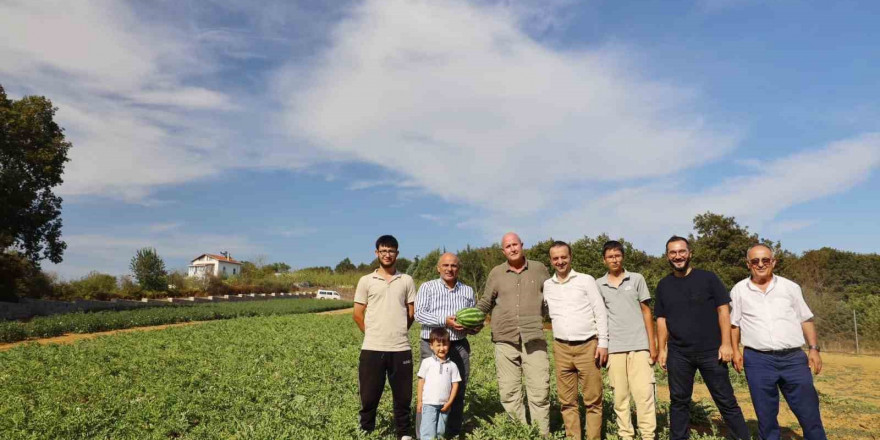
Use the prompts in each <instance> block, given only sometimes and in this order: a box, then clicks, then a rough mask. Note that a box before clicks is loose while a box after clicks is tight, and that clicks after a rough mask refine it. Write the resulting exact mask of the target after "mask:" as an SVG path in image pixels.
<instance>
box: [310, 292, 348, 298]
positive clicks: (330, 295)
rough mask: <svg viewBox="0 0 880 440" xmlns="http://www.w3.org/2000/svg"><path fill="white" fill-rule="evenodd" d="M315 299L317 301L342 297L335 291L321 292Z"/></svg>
mask: <svg viewBox="0 0 880 440" xmlns="http://www.w3.org/2000/svg"><path fill="white" fill-rule="evenodd" d="M315 298H317V299H342V296H341V295H339V292H337V291H335V290H319V291H318V293H316V294H315Z"/></svg>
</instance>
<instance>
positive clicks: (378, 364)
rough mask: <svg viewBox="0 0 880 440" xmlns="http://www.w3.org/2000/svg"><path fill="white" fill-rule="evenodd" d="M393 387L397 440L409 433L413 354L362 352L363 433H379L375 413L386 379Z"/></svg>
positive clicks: (360, 371)
mask: <svg viewBox="0 0 880 440" xmlns="http://www.w3.org/2000/svg"><path fill="white" fill-rule="evenodd" d="M386 376H387V377H388V383H389V385H391V397H392V398H393V400H394V424H395V429H394V431H395V434H396V435H397V437H401V436H403V435H407V434H408V433H409V431H410V420H409V416H410V404H411V403H412V383H413V382H412V380H413V364H412V352H411V351H409V350H407V351H393V352H391V351H372V350H361V356H360V362H359V363H358V389H359V391H360V395H361V411H360V418H361V429H363V430H364V431H367V432H371V431H373V430H374V429H376V409H377V408H378V407H379V400H380V399H381V398H382V391H383V390H384V388H385V377H386Z"/></svg>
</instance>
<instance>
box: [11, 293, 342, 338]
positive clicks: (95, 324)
mask: <svg viewBox="0 0 880 440" xmlns="http://www.w3.org/2000/svg"><path fill="white" fill-rule="evenodd" d="M351 306H352V303H351V302H348V301H327V300H317V299H272V300H263V301H242V302H224V303H203V304H194V305H182V306H174V307H171V306H165V307H153V308H149V309H136V310H124V311H102V312H90V313H65V314H61V315H52V316H42V317H37V318H34V319H32V320H30V321H28V322H19V321H7V322H0V343H4V342H16V341H23V340H26V339H31V338H45V337H50V336H59V335H63V334H65V333H94V332H100V331H107V330H119V329H124V328H132V327H143V326H149V325H161V324H173V323H177V322H190V321H210V320H215V319H230V318H240V317H247V316H272V315H290V314H297V313H309V312H323V311H327V310H335V309H344V308H348V307H351Z"/></svg>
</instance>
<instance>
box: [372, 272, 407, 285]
mask: <svg viewBox="0 0 880 440" xmlns="http://www.w3.org/2000/svg"><path fill="white" fill-rule="evenodd" d="M400 275H402V274H401V273H400V271H399V270H398V271H397V272H395V273H394V275H392V276H391V279H390V280H388V282H389V283H390V282H392V281H394V280H396V279H398V278H400ZM373 278H375V279H377V280H382V281H385V278H384V277H383V276H382V275H379V269H375V270H373Z"/></svg>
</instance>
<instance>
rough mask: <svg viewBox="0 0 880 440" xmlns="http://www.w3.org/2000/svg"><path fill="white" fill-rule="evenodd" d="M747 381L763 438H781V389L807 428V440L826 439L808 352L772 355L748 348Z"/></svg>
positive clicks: (745, 352) (744, 361) (774, 439)
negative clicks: (778, 418) (779, 416)
mask: <svg viewBox="0 0 880 440" xmlns="http://www.w3.org/2000/svg"><path fill="white" fill-rule="evenodd" d="M743 356H744V359H743V363H744V367H745V370H746V381H747V382H748V383H749V393H751V395H752V404H753V405H754V406H755V413H756V414H757V415H758V433H759V434H760V435H761V439H762V440H779V436H780V431H779V422H778V421H777V419H776V416H777V415H778V414H779V390H782V395H783V396H785V401H786V402H788V407H789V408H791V412H793V413H794V415H795V417H797V419H798V422H799V423H800V424H801V428H802V429H803V430H804V440H825V439H826V438H827V437H826V436H825V428H824V427H822V419H821V417H820V416H819V395H818V393H816V388H815V387H814V386H813V375H812V373H811V372H810V366H809V361H808V360H807V355H806V354H805V353H804V352H803V351H801V350H797V351H794V352H791V353H787V354H771V353H762V352H759V351H755V350H752V349H750V348H746V349H745V350H744V353H743Z"/></svg>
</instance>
